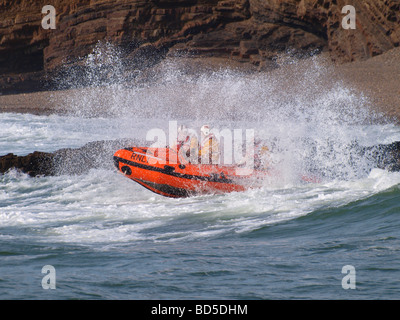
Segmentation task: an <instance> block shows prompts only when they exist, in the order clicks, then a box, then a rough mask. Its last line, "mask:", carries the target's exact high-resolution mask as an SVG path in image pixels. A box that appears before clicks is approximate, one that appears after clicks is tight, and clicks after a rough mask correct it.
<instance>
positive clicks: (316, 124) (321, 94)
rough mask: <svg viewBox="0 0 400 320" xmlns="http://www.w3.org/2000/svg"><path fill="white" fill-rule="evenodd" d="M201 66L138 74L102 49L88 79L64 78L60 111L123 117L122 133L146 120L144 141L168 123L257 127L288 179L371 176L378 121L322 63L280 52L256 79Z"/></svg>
mask: <svg viewBox="0 0 400 320" xmlns="http://www.w3.org/2000/svg"><path fill="white" fill-rule="evenodd" d="M189 60H190V59H189ZM183 61H185V62H184V63H183ZM197 61H198V60H197V59H192V62H191V63H190V62H189V63H188V60H187V59H186V60H182V59H180V58H167V59H165V60H163V61H162V62H161V63H159V64H158V65H156V66H154V67H152V68H149V69H145V70H143V69H139V68H138V69H134V68H132V66H127V64H126V60H124V57H123V53H121V51H120V50H119V49H118V48H116V47H114V46H113V45H111V44H107V43H105V44H104V43H99V44H98V45H97V46H96V47H95V49H94V51H93V53H92V54H90V55H88V56H87V57H86V58H85V59H84V60H83V62H82V63H83V66H84V68H83V70H84V72H83V73H82V75H81V76H80V77H76V76H75V74H74V73H72V74H71V76H70V77H65V78H64V79H63V81H64V84H63V85H65V84H67V85H68V86H69V87H70V88H72V89H70V91H69V93H68V94H67V96H66V100H65V101H63V105H64V106H65V108H66V110H68V112H69V113H70V114H72V115H74V116H79V117H104V118H108V119H114V121H115V120H117V121H118V122H119V123H120V127H121V130H125V129H126V128H127V127H129V123H130V122H132V121H135V122H142V123H143V124H142V127H141V128H139V131H142V132H141V133H140V134H141V135H142V136H143V135H144V133H143V132H144V131H146V130H149V129H150V128H152V127H162V128H164V129H166V128H167V126H168V121H169V120H177V121H180V122H184V123H186V124H187V125H188V126H191V127H193V128H199V127H200V126H201V124H202V123H204V122H207V123H210V124H211V125H212V126H214V127H216V128H218V129H222V128H230V129H232V130H233V129H235V128H242V129H246V128H249V129H250V128H251V129H254V130H255V131H256V134H257V136H258V137H260V138H263V139H264V140H266V141H267V143H268V144H269V145H270V149H273V150H272V151H273V152H275V153H277V154H278V158H280V164H279V169H280V170H281V171H282V172H284V173H285V174H286V176H287V177H288V180H289V181H290V180H293V179H298V175H299V173H300V172H307V173H316V174H318V175H319V176H323V177H325V178H329V179H335V178H340V179H349V178H350V179H351V178H357V177H360V176H365V174H368V172H369V171H370V170H371V168H372V166H373V163H371V161H370V160H371V159H366V158H365V157H364V156H363V155H362V154H358V153H357V150H358V149H357V148H358V146H359V143H360V141H362V143H364V144H369V145H371V144H376V143H378V141H376V136H374V135H371V134H370V132H371V130H370V129H369V128H370V127H371V126H372V125H373V124H374V123H375V122H376V120H377V119H378V118H380V117H381V115H379V114H376V113H375V112H374V111H373V108H372V107H373V106H372V105H371V103H370V102H369V100H368V99H367V98H366V97H365V96H364V95H363V94H362V93H360V92H357V91H356V90H354V89H353V88H351V87H349V86H348V85H347V84H346V82H345V81H344V79H341V78H340V77H339V76H337V75H335V69H334V66H333V65H332V64H331V62H330V61H329V60H327V59H326V58H325V57H324V56H322V55H314V56H312V57H310V58H308V59H301V60H299V59H296V58H293V57H292V56H290V55H282V56H281V57H280V58H279V59H277V63H278V64H279V66H280V67H279V68H278V69H275V70H273V71H269V72H257V73H255V72H247V71H243V70H238V69H234V68H220V69H218V70H212V71H210V70H208V71H204V70H201V69H198V70H197V71H195V72H193V70H196V66H195V64H196V63H197ZM188 66H190V67H188ZM83 84H86V86H85V88H80V87H81V86H82V85H83ZM67 85H65V86H67ZM74 88H75V89H74ZM124 128H125V129H124ZM380 130H383V129H382V128H381V129H380ZM129 134H131V132H130V133H129ZM138 134H139V133H138ZM128 138H132V137H128Z"/></svg>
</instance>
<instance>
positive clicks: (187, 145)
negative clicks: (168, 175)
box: [176, 134, 199, 164]
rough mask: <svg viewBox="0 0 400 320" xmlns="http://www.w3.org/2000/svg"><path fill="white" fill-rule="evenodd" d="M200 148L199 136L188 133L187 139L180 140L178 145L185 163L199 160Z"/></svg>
mask: <svg viewBox="0 0 400 320" xmlns="http://www.w3.org/2000/svg"><path fill="white" fill-rule="evenodd" d="M198 150H199V143H198V140H197V137H196V136H195V135H193V134H188V135H187V137H186V139H185V140H183V141H180V142H178V144H177V146H176V151H177V153H178V156H179V160H180V161H181V162H182V163H184V164H187V163H188V162H197V160H198V158H197V155H198ZM193 160H195V161H193Z"/></svg>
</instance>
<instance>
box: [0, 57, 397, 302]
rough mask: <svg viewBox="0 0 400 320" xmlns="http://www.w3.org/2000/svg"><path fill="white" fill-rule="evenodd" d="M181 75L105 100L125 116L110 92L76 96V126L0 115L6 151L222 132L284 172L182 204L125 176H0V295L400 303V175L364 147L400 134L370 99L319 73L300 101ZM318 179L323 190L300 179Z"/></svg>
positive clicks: (1, 148)
mask: <svg viewBox="0 0 400 320" xmlns="http://www.w3.org/2000/svg"><path fill="white" fill-rule="evenodd" d="M172 69H173V70H172V71H171V66H168V67H167V70H169V73H168V72H166V73H165V72H164V73H163V77H162V79H161V80H160V81H159V82H158V84H157V85H153V86H148V87H135V88H129V89H126V88H120V87H118V86H111V87H106V88H103V89H102V90H101V92H102V93H104V92H106V93H107V94H109V96H110V97H112V98H113V99H112V100H110V99H106V101H108V102H109V103H110V105H112V107H113V109H110V108H109V109H107V110H112V112H108V113H104V112H102V111H103V110H104V108H103V107H104V105H103V107H100V102H99V99H100V98H99V95H98V94H97V93H92V95H90V94H87V95H84V96H80V95H78V94H72V93H71V96H70V101H68V106H67V107H68V108H70V110H72V112H70V113H69V114H65V115H50V116H39V115H30V114H18V113H2V114H0V155H4V154H7V153H10V152H12V153H14V154H18V155H25V154H28V153H30V152H33V151H35V150H39V151H49V152H50V151H55V150H57V149H60V148H64V147H80V146H82V145H84V144H85V143H87V142H90V141H97V140H109V139H118V138H132V137H135V138H136V137H137V138H140V139H143V140H144V139H146V135H147V133H148V132H149V130H151V129H152V128H164V129H165V130H167V128H168V126H169V125H170V122H169V121H170V120H175V121H177V122H178V123H181V122H182V123H185V124H189V125H193V127H194V128H195V129H198V128H199V125H201V124H202V123H203V122H204V121H209V122H210V123H211V124H212V126H213V127H214V128H219V129H222V128H228V129H231V130H233V129H237V128H242V129H246V128H250V129H254V130H255V131H256V133H257V134H258V135H260V136H262V137H263V138H265V139H266V140H267V141H270V142H271V145H272V144H273V145H274V146H275V150H276V153H277V154H279V155H280V160H279V161H278V162H277V163H278V164H277V167H278V168H279V170H280V172H281V175H280V176H279V177H276V178H275V179H272V180H268V181H266V182H265V186H263V187H261V188H259V189H254V190H249V191H246V192H241V193H231V194H224V195H207V196H197V197H191V198H184V199H170V198H165V197H162V196H160V195H157V194H154V193H152V192H150V191H149V190H147V189H145V188H143V187H141V186H140V185H138V184H136V183H134V182H132V181H130V180H129V179H126V178H125V177H124V176H123V175H122V174H120V173H118V172H117V171H116V170H115V168H113V167H110V168H109V169H107V168H101V169H100V168H98V169H96V168H94V169H92V170H90V171H88V172H87V173H85V174H83V175H62V174H60V175H56V176H50V177H35V178H31V177H28V176H27V175H25V174H22V173H20V172H17V171H15V170H12V171H9V172H8V173H6V174H4V175H1V176H0V299H149V300H151V299H222V300H224V299H398V298H399V297H400V271H399V256H400V188H399V186H400V173H399V172H388V171H386V170H382V169H378V168H375V167H374V166H373V165H371V163H370V162H369V161H367V160H366V159H363V158H362V157H360V156H357V155H355V153H353V152H352V151H353V150H352V147H351V146H352V145H353V144H354V141H357V143H358V144H360V145H365V146H371V145H374V144H378V143H391V142H393V141H397V140H400V127H398V126H396V125H395V124H392V123H391V122H390V121H387V122H384V123H382V122H380V123H379V124H378V123H377V122H374V119H375V116H371V113H370V112H369V111H368V110H367V109H366V108H365V109H359V106H365V105H366V104H367V103H368V101H366V99H365V97H363V96H362V95H359V94H355V93H354V92H353V91H352V90H351V89H349V88H346V87H344V85H343V84H342V83H340V82H339V83H335V84H333V85H332V86H331V87H328V88H326V87H325V90H321V88H320V87H318V85H317V84H318V83H320V82H319V80H318V79H319V77H323V76H324V74H325V73H322V74H321V72H322V71H321V66H320V65H317V66H311V67H310V66H308V67H307V68H306V69H307V70H308V71H307V72H306V73H304V72H303V71H302V73H301V75H302V77H304V79H307V81H306V82H305V83H304V84H303V85H304V87H302V88H297V89H296V90H295V91H293V92H287V91H285V92H282V90H280V89H278V88H280V86H279V85H278V82H279V81H280V80H281V79H282V77H283V78H285V76H282V75H278V76H277V78H273V79H271V78H268V77H266V76H264V75H257V76H255V77H251V78H246V76H245V75H237V74H235V73H232V72H226V71H221V72H217V73H215V74H212V75H208V76H202V77H196V78H193V77H189V76H187V75H184V74H181V73H179V72H178V71H179V70H178V71H177V70H176V69H174V68H172ZM316 70H317V71H318V77H316V76H315V73H316V72H317V71H316ZM325 72H327V71H325ZM279 77H281V78H279ZM312 84H314V85H313V86H312ZM310 88H312V89H310ZM310 90H311V91H310ZM216 91H218V92H220V94H219V95H216V94H215V92H216ZM217 97H218V98H217ZM310 97H313V98H312V99H311V98H310ZM205 100H206V101H205ZM110 101H111V102H110ZM234 102H238V103H239V107H238V105H237V104H235V103H234ZM240 104H241V105H240ZM211 105H212V106H214V107H215V108H211V107H212V106H211ZM116 106H119V108H116ZM196 106H197V107H196ZM230 106H231V107H230ZM229 107H230V109H229ZM141 109H143V110H146V112H141ZM214 109H218V110H220V111H219V113H218V114H217V113H215V114H213V113H212V111H213V110H214ZM177 110H185V112H181V113H179V112H177ZM221 110H225V112H222V111H221ZM226 110H229V112H228V111H226ZM360 110H364V111H360ZM365 110H367V111H365ZM310 141H312V142H310ZM352 143H353V144H352ZM272 149H273V150H274V148H272ZM109 156H110V159H111V157H112V154H110V155H109ZM304 159H307V160H306V161H305V160H304ZM306 167H307V168H310V167H311V168H312V169H313V172H315V173H318V174H320V177H322V178H321V179H318V180H317V181H313V182H304V181H300V180H299V179H298V176H299V174H300V173H301V172H302V170H304V169H305V168H306ZM45 266H52V267H53V268H54V269H52V270H54V271H55V273H54V274H53V275H54V277H53V278H51V279H50V280H48V279H49V278H46V277H47V276H48V275H50V273H46V271H44V272H43V273H42V268H43V267H45ZM46 270H49V269H46ZM349 270H350V271H349ZM46 279H47V280H46ZM43 281H44V283H43ZM50 283H53V284H54V285H55V289H52V288H48V286H47V287H46V284H50Z"/></svg>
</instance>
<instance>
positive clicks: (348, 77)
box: [0, 48, 400, 121]
mask: <svg viewBox="0 0 400 320" xmlns="http://www.w3.org/2000/svg"><path fill="white" fill-rule="evenodd" d="M205 59H207V58H205ZM203 62H204V64H205V65H207V67H208V68H210V67H221V66H222V67H223V66H224V65H227V63H226V61H225V62H223V61H219V62H217V63H215V61H203ZM235 66H237V64H235ZM252 71H254V69H253V70H252ZM270 72H274V71H270ZM334 72H335V73H336V75H332V78H335V77H336V78H340V79H341V80H342V81H343V82H344V83H346V84H348V85H349V86H351V87H352V88H355V89H356V90H357V91H359V92H360V93H362V94H364V95H365V96H366V97H368V99H369V101H371V104H372V105H373V106H374V108H376V111H378V112H383V113H384V114H385V115H388V116H389V117H393V119H395V121H400V48H395V49H392V50H390V51H388V52H386V53H384V54H382V55H379V56H376V57H373V58H370V59H368V60H365V61H356V62H351V63H346V64H341V65H337V66H336V67H334ZM80 90H87V89H74V90H73V94H79V91H80ZM70 94H71V90H64V91H63V90H59V91H51V92H50V91H43V92H33V93H22V94H13V95H1V96H0V112H19V113H24V112H27V113H32V114H45V115H48V114H54V113H57V114H60V113H64V112H66V111H67V108H65V105H63V104H64V102H65V101H66V100H67V97H68V95H70Z"/></svg>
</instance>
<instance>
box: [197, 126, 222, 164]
mask: <svg viewBox="0 0 400 320" xmlns="http://www.w3.org/2000/svg"><path fill="white" fill-rule="evenodd" d="M200 132H201V145H200V150H199V158H200V162H201V163H202V164H218V162H219V142H218V139H217V138H216V137H215V135H214V134H213V133H212V132H211V131H210V126H209V125H203V126H202V127H201V129H200Z"/></svg>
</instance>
